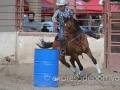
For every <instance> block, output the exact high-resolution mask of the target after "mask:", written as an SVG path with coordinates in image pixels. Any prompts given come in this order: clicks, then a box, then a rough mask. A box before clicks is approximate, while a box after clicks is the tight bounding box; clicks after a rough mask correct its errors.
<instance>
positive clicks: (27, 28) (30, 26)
mask: <svg viewBox="0 0 120 90" xmlns="http://www.w3.org/2000/svg"><path fill="white" fill-rule="evenodd" d="M34 17H35V13H34V12H33V11H29V12H28V20H26V21H25V22H24V32H40V26H39V24H38V22H37V21H36V20H35V19H34Z"/></svg>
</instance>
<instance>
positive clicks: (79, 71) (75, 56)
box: [72, 54, 83, 78]
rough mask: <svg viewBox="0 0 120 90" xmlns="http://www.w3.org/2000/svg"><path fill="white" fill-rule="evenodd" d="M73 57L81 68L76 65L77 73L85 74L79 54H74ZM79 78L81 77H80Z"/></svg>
mask: <svg viewBox="0 0 120 90" xmlns="http://www.w3.org/2000/svg"><path fill="white" fill-rule="evenodd" d="M72 59H73V60H75V61H76V62H77V64H78V66H79V68H77V67H75V70H76V73H77V74H78V75H80V76H83V66H82V64H81V63H80V60H79V58H78V55H77V54H72ZM78 78H79V77H78Z"/></svg>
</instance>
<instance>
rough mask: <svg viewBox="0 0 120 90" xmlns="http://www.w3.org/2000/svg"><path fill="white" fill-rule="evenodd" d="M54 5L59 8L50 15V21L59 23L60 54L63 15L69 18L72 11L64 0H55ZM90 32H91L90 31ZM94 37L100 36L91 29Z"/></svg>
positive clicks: (71, 15)
mask: <svg viewBox="0 0 120 90" xmlns="http://www.w3.org/2000/svg"><path fill="white" fill-rule="evenodd" d="M56 5H57V6H59V9H57V10H56V11H55V13H54V15H53V17H52V21H53V22H54V23H56V24H59V26H60V30H59V32H58V37H59V40H60V54H61V55H63V53H64V52H63V51H62V47H63V41H62V35H63V24H64V19H63V18H64V17H65V18H70V17H73V13H72V11H71V10H70V8H68V7H66V6H67V5H69V3H68V2H67V1H66V0H57V2H56ZM81 29H82V30H83V31H85V32H86V33H89V31H87V30H85V28H84V29H83V28H81ZM90 34H91V33H90ZM93 34H94V37H95V38H97V39H99V38H100V37H99V36H98V35H97V34H96V33H95V32H94V31H93Z"/></svg>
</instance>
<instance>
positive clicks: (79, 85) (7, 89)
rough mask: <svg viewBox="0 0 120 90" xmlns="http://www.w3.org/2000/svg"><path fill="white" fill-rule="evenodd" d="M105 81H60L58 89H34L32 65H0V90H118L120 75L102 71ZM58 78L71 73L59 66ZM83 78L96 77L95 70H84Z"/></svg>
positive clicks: (91, 79) (89, 79)
mask: <svg viewBox="0 0 120 90" xmlns="http://www.w3.org/2000/svg"><path fill="white" fill-rule="evenodd" d="M102 72H103V74H104V77H107V79H106V78H105V79H101V80H98V79H95V78H94V79H93V78H88V79H86V78H85V79H82V80H78V81H77V80H74V79H69V80H65V79H61V80H60V81H59V87H58V88H36V87H34V86H33V83H34V81H33V64H21V65H18V64H14V65H0V90H48V89H49V90H54V89H55V90H120V73H117V72H112V71H110V70H108V69H106V68H104V69H102ZM59 76H60V77H70V76H73V73H72V72H71V71H70V70H69V69H67V68H66V67H65V66H64V65H61V64H60V66H59ZM84 76H87V77H97V72H96V69H95V68H85V69H84Z"/></svg>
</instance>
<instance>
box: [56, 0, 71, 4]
mask: <svg viewBox="0 0 120 90" xmlns="http://www.w3.org/2000/svg"><path fill="white" fill-rule="evenodd" d="M56 5H69V3H68V2H67V1H66V0H57V2H56Z"/></svg>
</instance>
